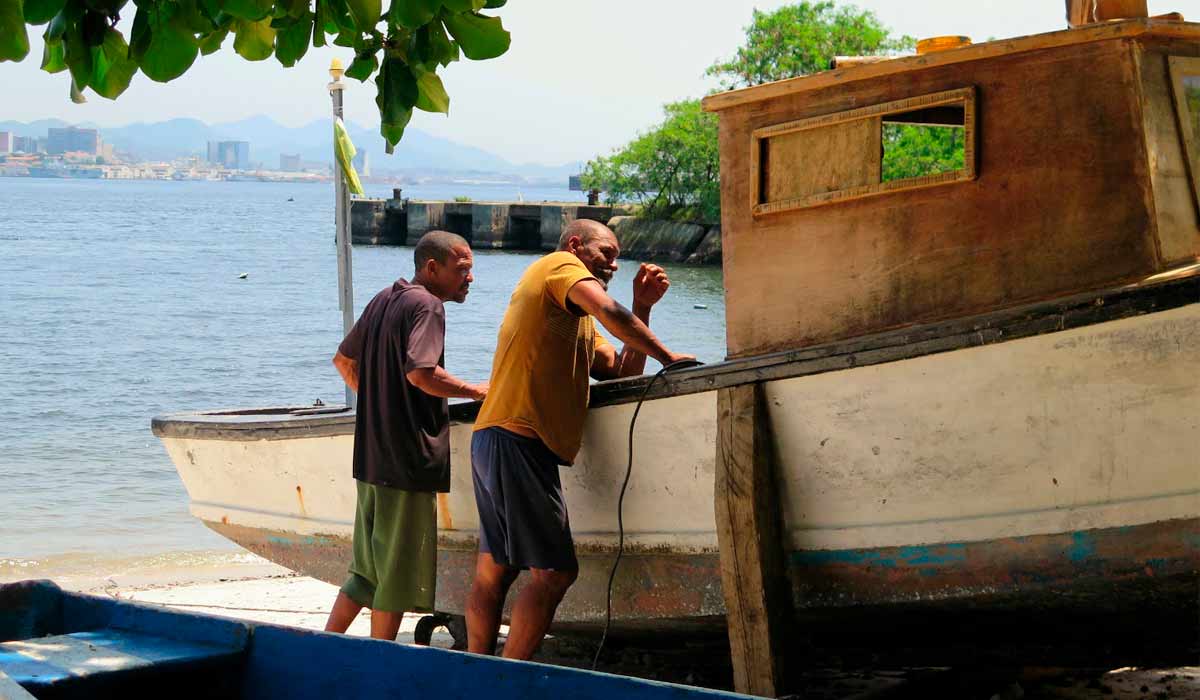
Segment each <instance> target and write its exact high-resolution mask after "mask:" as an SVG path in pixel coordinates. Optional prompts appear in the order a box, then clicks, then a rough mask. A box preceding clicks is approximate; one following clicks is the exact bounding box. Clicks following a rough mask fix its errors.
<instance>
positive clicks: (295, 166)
mask: <svg viewBox="0 0 1200 700" xmlns="http://www.w3.org/2000/svg"><path fill="white" fill-rule="evenodd" d="M279 169H280V170H282V171H284V172H285V173H294V172H298V171H299V170H300V154H299V153H297V154H296V155H288V154H287V153H280V154H279Z"/></svg>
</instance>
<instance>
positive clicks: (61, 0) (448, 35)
mask: <svg viewBox="0 0 1200 700" xmlns="http://www.w3.org/2000/svg"><path fill="white" fill-rule="evenodd" d="M128 1H129V0H0V61H20V60H23V59H24V58H25V57H26V56H27V55H28V54H29V34H28V30H27V27H30V26H39V25H43V24H44V25H46V29H45V31H44V33H43V35H42V36H43V38H44V39H45V49H44V51H43V53H42V66H41V67H42V69H43V70H45V71H46V72H48V73H60V72H64V71H65V72H67V73H68V75H69V83H70V95H71V99H72V100H74V101H76V102H81V101H83V99H84V96H83V93H84V91H85V90H88V89H90V90H91V91H92V92H94V93H96V94H97V95H100V96H101V97H106V98H108V99H116V98H117V96H118V95H120V94H121V93H122V92H124V91H125V89H126V88H127V87H129V82H130V81H131V80H132V79H133V76H134V74H136V73H137V72H138V71H141V72H142V73H144V74H145V75H146V77H148V78H150V79H151V80H154V81H157V82H163V83H165V82H168V81H171V80H174V79H175V78H178V77H179V76H180V75H183V74H184V73H185V72H187V70H188V69H189V68H191V66H192V64H193V63H195V61H196V59H197V57H198V56H201V55H205V56H207V55H209V54H212V53H215V52H216V51H219V50H221V47H222V45H223V44H224V43H225V41H226V40H227V39H228V38H229V35H230V34H232V35H233V50H234V51H235V52H237V53H238V55H240V56H242V57H243V58H245V59H247V60H250V61H262V60H266V59H268V58H270V57H271V56H275V58H276V59H277V60H278V61H279V62H280V63H281V64H282V65H283V66H284V67H291V66H293V65H295V64H296V62H297V61H299V60H300V58H301V57H303V56H304V54H305V52H307V51H308V47H309V45H312V46H315V47H320V46H324V45H325V44H326V42H327V41H330V43H333V44H335V45H337V46H343V47H346V48H353V49H354V52H355V57H354V61H353V62H352V63H351V64H350V65H349V66H348V67H347V68H346V75H347V76H348V77H351V78H356V79H358V80H361V81H364V82H365V81H366V80H367V79H369V78H370V77H371V76H372V75H374V76H375V84H376V87H377V90H378V93H377V96H376V100H375V101H376V104H377V105H378V106H379V114H380V120H381V125H380V131H381V133H382V134H383V137H384V139H386V141H387V143H388V150H389V152H390V151H391V148H392V146H394V145H395V144H396V143H397V142H399V141H400V138H401V137H402V136H403V134H404V128H405V126H406V125H407V124H408V121H409V119H410V118H412V112H413V109H414V108H416V109H422V110H426V111H430V112H448V111H449V109H450V97H449V96H448V95H447V94H446V90H445V88H444V87H443V85H442V80H441V78H439V77H438V75H437V71H438V69H439V68H441V67H445V66H447V65H449V64H450V63H451V62H452V61H457V60H458V59H459V57H460V55H462V56H466V57H467V58H469V59H473V60H484V59H489V58H495V57H497V56H499V55H501V54H503V53H504V52H505V51H507V50H508V46H509V40H510V37H509V34H508V32H507V31H505V29H504V27H503V25H502V24H501V21H500V19H499V18H498V17H491V16H488V15H485V14H483V13H482V12H480V11H481V10H484V9H489V8H491V9H494V8H499V7H502V6H503V5H504V4H505V2H506V1H507V0H391V4H390V6H389V7H388V9H387V11H386V12H384V10H383V6H382V2H381V0H134V3H133V4H134V6H135V8H136V10H135V14H134V17H133V25H132V26H131V27H130V31H129V38H128V40H126V37H125V36H124V35H123V34H122V33H121V31H120V30H118V29H117V28H116V25H117V21H118V20H119V19H120V16H121V12H122V11H124V10H125V8H126V6H127V4H128Z"/></svg>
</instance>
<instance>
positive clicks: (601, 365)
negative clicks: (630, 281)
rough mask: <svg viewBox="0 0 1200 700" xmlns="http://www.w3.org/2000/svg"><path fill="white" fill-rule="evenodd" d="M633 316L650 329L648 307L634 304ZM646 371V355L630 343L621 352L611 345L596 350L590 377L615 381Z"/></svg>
mask: <svg viewBox="0 0 1200 700" xmlns="http://www.w3.org/2000/svg"><path fill="white" fill-rule="evenodd" d="M633 315H634V317H636V318H637V320H639V321H641V322H642V323H643V324H645V325H646V327H647V328H649V327H650V307H649V306H645V305H642V304H637V303H635V304H634V305H633ZM645 371H646V353H644V352H641V351H639V350H637V349H636V348H635V347H633V345H632V344H630V343H625V346H624V347H623V348H621V352H619V353H618V352H617V349H616V348H614V347H613V346H611V345H604V346H601V347H599V348H596V357H595V359H594V360H593V361H592V372H591V374H592V376H593V377H595V378H596V379H617V378H620V377H636V376H638V375H639V374H643V373H644V372H645Z"/></svg>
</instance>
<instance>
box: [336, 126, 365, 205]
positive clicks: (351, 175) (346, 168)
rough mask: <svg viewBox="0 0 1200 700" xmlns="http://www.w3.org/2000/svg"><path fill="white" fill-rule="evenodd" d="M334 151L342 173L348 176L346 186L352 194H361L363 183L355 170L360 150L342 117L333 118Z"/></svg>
mask: <svg viewBox="0 0 1200 700" xmlns="http://www.w3.org/2000/svg"><path fill="white" fill-rule="evenodd" d="M333 152H334V154H336V156H337V161H338V165H340V166H342V173H344V174H345V176H346V187H347V188H348V189H349V190H350V193H351V194H358V195H361V194H362V193H363V188H362V183H361V182H359V180H358V173H356V172H354V154H355V153H357V152H358V151H356V150H355V149H354V144H353V143H352V142H351V141H350V134H349V133H347V132H346V125H345V124H343V123H342V120H341V119H340V118H339V119H334V120H333Z"/></svg>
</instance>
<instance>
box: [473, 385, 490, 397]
mask: <svg viewBox="0 0 1200 700" xmlns="http://www.w3.org/2000/svg"><path fill="white" fill-rule="evenodd" d="M488 388H489V383H488V382H483V383H482V384H472V385H471V390H472V391H473V392H474V393H473V394H472V395H471V397H470V398H471V399H472V400H473V401H483V400H484V399H486V398H487V395H488Z"/></svg>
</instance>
